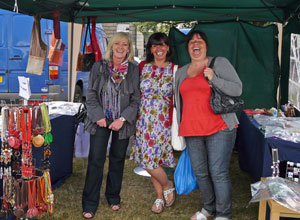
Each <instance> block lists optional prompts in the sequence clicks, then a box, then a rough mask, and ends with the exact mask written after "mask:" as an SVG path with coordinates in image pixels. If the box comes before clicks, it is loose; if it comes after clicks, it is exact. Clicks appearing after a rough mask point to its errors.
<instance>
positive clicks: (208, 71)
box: [203, 67, 215, 81]
mask: <svg viewBox="0 0 300 220" xmlns="http://www.w3.org/2000/svg"><path fill="white" fill-rule="evenodd" d="M203 74H204V77H205V78H207V79H208V80H209V81H211V80H212V78H213V76H214V74H215V72H214V70H213V69H211V68H208V67H206V68H205V70H204V72H203Z"/></svg>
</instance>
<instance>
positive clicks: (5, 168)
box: [0, 107, 12, 178]
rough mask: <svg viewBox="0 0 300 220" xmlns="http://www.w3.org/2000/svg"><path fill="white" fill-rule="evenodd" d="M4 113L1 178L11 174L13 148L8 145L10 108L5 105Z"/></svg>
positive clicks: (0, 160)
mask: <svg viewBox="0 0 300 220" xmlns="http://www.w3.org/2000/svg"><path fill="white" fill-rule="evenodd" d="M1 115H2V135H1V142H2V146H1V157H0V162H1V170H0V178H3V177H9V176H11V155H12V149H11V147H10V146H9V145H8V135H9V134H8V119H9V108H8V107H3V108H2V109H1Z"/></svg>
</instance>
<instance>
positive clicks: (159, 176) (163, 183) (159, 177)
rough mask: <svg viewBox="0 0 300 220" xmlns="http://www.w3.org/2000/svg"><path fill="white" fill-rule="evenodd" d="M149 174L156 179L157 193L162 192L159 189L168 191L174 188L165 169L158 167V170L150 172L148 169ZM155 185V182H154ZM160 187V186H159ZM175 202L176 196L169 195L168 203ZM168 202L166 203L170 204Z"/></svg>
mask: <svg viewBox="0 0 300 220" xmlns="http://www.w3.org/2000/svg"><path fill="white" fill-rule="evenodd" d="M146 170H147V172H148V173H149V174H150V175H151V177H152V179H154V181H155V183H156V182H157V185H154V184H153V185H154V188H155V187H157V189H156V188H155V191H156V192H157V190H160V189H159V188H160V187H161V189H162V191H165V190H168V189H170V188H173V187H174V186H173V183H172V182H171V181H170V180H169V179H168V176H167V174H166V172H165V171H164V169H163V168H162V167H158V168H156V169H153V170H150V169H146ZM152 183H153V180H152ZM158 184H159V185H160V186H159V185H158ZM173 200H174V194H173V193H170V194H168V201H173ZM168 201H166V202H167V203H168Z"/></svg>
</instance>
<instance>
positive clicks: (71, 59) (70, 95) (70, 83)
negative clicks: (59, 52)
mask: <svg viewBox="0 0 300 220" xmlns="http://www.w3.org/2000/svg"><path fill="white" fill-rule="evenodd" d="M73 41H74V19H73V18H72V21H71V52H70V60H69V62H70V71H69V77H68V78H69V80H68V83H69V91H68V101H69V102H71V101H72V100H71V99H72V91H73V86H72V75H73ZM69 50H70V48H69Z"/></svg>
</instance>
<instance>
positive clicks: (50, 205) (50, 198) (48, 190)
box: [44, 170, 54, 214]
mask: <svg viewBox="0 0 300 220" xmlns="http://www.w3.org/2000/svg"><path fill="white" fill-rule="evenodd" d="M44 178H45V198H46V202H47V213H49V214H53V213H54V194H53V192H52V186H51V179H50V173H49V170H46V171H45V172H44Z"/></svg>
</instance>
